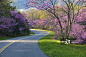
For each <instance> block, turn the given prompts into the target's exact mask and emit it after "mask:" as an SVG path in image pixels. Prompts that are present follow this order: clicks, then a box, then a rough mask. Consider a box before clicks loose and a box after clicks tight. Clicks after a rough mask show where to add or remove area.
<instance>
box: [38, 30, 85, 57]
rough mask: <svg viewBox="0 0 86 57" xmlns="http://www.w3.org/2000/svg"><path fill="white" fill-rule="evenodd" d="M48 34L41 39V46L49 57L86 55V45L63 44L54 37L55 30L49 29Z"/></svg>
mask: <svg viewBox="0 0 86 57" xmlns="http://www.w3.org/2000/svg"><path fill="white" fill-rule="evenodd" d="M49 32H50V35H47V36H45V37H43V38H42V39H40V40H39V46H40V48H41V49H42V51H43V52H44V53H45V54H47V55H48V56H49V57H86V45H76V44H70V45H66V44H61V42H60V41H59V40H55V39H52V38H51V37H53V36H54V32H52V31H49Z"/></svg>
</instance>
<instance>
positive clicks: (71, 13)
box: [25, 0, 86, 40]
mask: <svg viewBox="0 0 86 57" xmlns="http://www.w3.org/2000/svg"><path fill="white" fill-rule="evenodd" d="M58 1H59V0H28V2H27V3H26V4H25V6H26V7H27V8H30V7H36V8H37V9H39V10H46V11H48V12H49V13H51V14H52V15H53V16H54V17H55V18H56V19H57V20H58V23H59V26H60V29H61V35H62V37H63V40H64V39H65V38H67V39H68V38H69V34H70V31H71V28H72V24H73V23H74V22H75V19H76V18H77V16H78V15H79V14H80V13H82V11H81V9H82V8H83V7H85V6H82V5H81V4H83V3H85V2H86V0H60V1H61V3H62V4H61V6H60V7H59V6H57V3H58ZM64 5H66V6H64ZM76 6H78V9H77V10H76V11H75V10H74V8H75V7H76ZM79 6H80V7H79ZM57 11H58V12H57ZM59 13H62V14H63V16H64V14H65V15H66V16H67V19H66V20H67V22H66V33H65V35H64V33H63V24H62V22H61V21H62V19H61V16H59Z"/></svg>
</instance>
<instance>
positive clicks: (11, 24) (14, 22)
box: [0, 11, 30, 37]
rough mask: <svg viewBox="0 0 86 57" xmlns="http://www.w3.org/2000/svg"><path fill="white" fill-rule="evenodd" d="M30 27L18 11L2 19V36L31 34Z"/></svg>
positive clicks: (0, 23)
mask: <svg viewBox="0 0 86 57" xmlns="http://www.w3.org/2000/svg"><path fill="white" fill-rule="evenodd" d="M29 32H30V31H29V25H28V24H27V22H26V19H25V18H24V17H23V16H22V15H21V14H20V13H19V12H18V11H10V16H9V18H8V17H5V16H2V17H1V18H0V36H8V37H11V36H21V35H26V34H29Z"/></svg>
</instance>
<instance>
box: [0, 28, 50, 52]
mask: <svg viewBox="0 0 86 57" xmlns="http://www.w3.org/2000/svg"><path fill="white" fill-rule="evenodd" d="M30 30H41V29H30ZM41 31H46V30H41ZM34 33H35V32H34ZM48 33H49V32H48ZM34 35H35V34H34ZM25 38H27V37H25ZM25 38H22V39H25ZM28 38H29V37H28ZM22 39H18V40H15V41H13V42H11V43H9V44H7V45H5V46H4V47H2V48H1V49H0V53H1V52H3V51H4V50H5V49H6V48H7V47H9V46H10V45H11V44H13V43H15V42H17V41H19V40H22ZM6 40H7V39H6Z"/></svg>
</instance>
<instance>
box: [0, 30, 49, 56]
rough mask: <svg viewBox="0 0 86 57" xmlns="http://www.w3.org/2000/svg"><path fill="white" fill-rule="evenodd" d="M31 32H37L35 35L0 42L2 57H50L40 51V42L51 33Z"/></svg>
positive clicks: (0, 54)
mask: <svg viewBox="0 0 86 57" xmlns="http://www.w3.org/2000/svg"><path fill="white" fill-rule="evenodd" d="M31 31H33V32H35V35H32V36H26V37H17V38H13V39H9V40H3V41H0V51H1V53H0V57H48V56H47V55H46V54H44V52H43V51H42V50H41V49H40V47H39V45H38V41H39V39H40V38H42V37H44V36H46V35H48V34H49V33H48V32H46V31H41V30H31Z"/></svg>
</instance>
